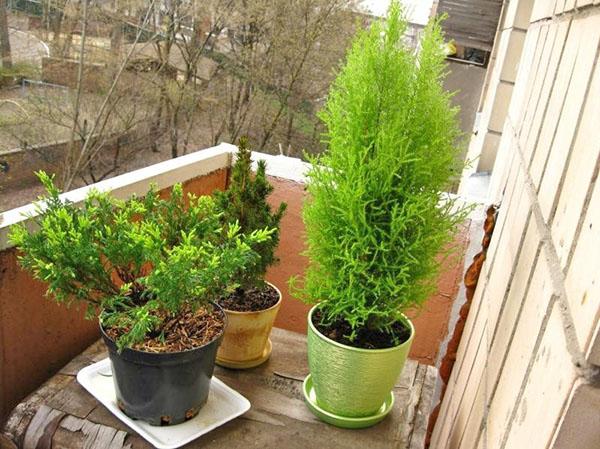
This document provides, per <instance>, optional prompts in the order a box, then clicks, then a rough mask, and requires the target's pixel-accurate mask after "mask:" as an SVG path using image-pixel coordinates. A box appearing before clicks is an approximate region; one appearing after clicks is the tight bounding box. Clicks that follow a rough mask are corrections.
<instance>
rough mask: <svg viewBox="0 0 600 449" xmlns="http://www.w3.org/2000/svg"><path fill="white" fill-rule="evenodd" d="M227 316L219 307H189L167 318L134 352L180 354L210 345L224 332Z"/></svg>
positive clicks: (116, 333) (113, 333)
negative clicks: (193, 308)
mask: <svg viewBox="0 0 600 449" xmlns="http://www.w3.org/2000/svg"><path fill="white" fill-rule="evenodd" d="M224 328H225V317H224V315H223V312H222V311H220V310H219V309H217V308H216V307H215V308H213V307H210V309H207V308H204V307H200V308H199V309H197V310H195V311H194V310H192V309H191V308H189V307H188V308H187V309H185V310H183V311H181V313H179V314H178V315H176V316H174V317H170V318H169V317H168V316H166V315H165V321H163V325H162V326H161V327H160V328H159V329H156V330H155V331H153V332H152V333H150V334H148V335H147V336H146V339H145V340H144V341H143V342H141V343H137V344H135V345H134V346H133V347H132V349H136V350H138V351H144V352H154V353H159V352H181V351H188V350H190V349H195V348H198V347H200V346H204V345H205V344H207V343H210V342H211V341H213V340H214V339H215V338H217V337H218V336H219V335H221V334H222V333H223V330H224ZM105 332H106V335H108V336H109V337H110V338H111V339H112V340H116V339H117V338H119V336H120V335H121V334H122V333H123V332H122V331H121V330H119V329H114V328H111V329H106V330H105Z"/></svg>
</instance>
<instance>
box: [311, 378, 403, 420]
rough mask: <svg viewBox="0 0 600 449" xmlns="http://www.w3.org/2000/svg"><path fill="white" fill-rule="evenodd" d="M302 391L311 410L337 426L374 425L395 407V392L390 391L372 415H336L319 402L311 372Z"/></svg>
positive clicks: (318, 416)
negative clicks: (356, 416) (355, 416)
mask: <svg viewBox="0 0 600 449" xmlns="http://www.w3.org/2000/svg"><path fill="white" fill-rule="evenodd" d="M302 392H303V393H304V400H305V401H306V405H307V406H308V408H309V409H310V411H311V412H312V413H313V414H314V415H315V416H316V417H317V418H319V419H320V420H322V421H325V422H326V423H328V424H332V425H334V426H336V427H342V428H344V429H362V428H365V427H370V426H374V425H375V424H377V423H378V422H380V421H381V420H383V418H385V417H386V416H387V414H388V413H389V412H391V411H392V408H393V407H394V392H393V391H390V395H389V396H388V398H387V399H386V400H385V402H384V403H383V404H382V405H381V407H380V408H379V410H377V412H376V413H375V414H373V415H371V416H362V417H360V418H351V417H347V416H341V415H336V414H335V413H331V412H328V411H327V410H323V409H322V408H321V407H319V405H318V404H317V395H316V394H315V389H314V388H313V382H312V377H311V375H310V374H309V375H308V376H306V379H304V383H303V384H302Z"/></svg>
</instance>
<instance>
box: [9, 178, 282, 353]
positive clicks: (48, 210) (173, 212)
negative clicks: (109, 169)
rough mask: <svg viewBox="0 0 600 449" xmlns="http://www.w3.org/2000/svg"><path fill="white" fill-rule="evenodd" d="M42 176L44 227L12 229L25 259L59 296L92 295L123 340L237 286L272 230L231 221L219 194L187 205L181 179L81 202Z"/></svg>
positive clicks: (67, 299)
mask: <svg viewBox="0 0 600 449" xmlns="http://www.w3.org/2000/svg"><path fill="white" fill-rule="evenodd" d="M38 176H39V178H40V180H41V181H42V183H43V184H44V186H45V187H46V190H47V196H46V197H45V198H42V200H43V201H42V202H40V203H38V211H37V212H38V214H37V215H36V217H34V218H32V219H33V220H34V221H35V224H36V228H37V230H35V231H30V230H29V229H27V228H26V227H25V226H24V225H17V226H15V227H13V228H12V229H11V235H10V238H11V240H12V242H13V243H14V244H15V245H16V246H17V247H18V248H19V249H20V250H21V255H20V256H19V259H20V263H21V265H22V266H23V267H24V268H26V269H28V270H30V271H31V272H32V273H33V274H34V276H35V277H36V278H37V279H40V280H42V281H44V282H46V283H47V285H48V287H47V294H49V295H52V296H53V297H54V298H55V299H56V300H57V301H58V302H63V303H67V304H69V303H72V302H73V301H82V302H86V303H87V304H88V305H89V306H90V310H89V311H90V316H93V315H94V312H96V311H97V310H98V309H99V310H100V311H101V315H100V319H101V322H102V324H103V325H104V326H105V327H107V328H117V329H119V330H120V331H121V335H122V336H121V337H120V338H119V340H118V342H117V343H118V345H119V347H121V348H122V347H126V346H132V345H134V344H136V343H138V342H141V341H143V339H144V337H145V336H146V335H147V334H149V333H151V332H153V331H155V330H156V329H158V328H159V327H160V325H161V323H163V321H164V320H166V319H168V318H169V317H172V316H175V315H177V313H178V312H180V311H181V310H182V309H184V308H186V307H192V308H193V309H196V308H198V307H208V306H209V302H210V301H213V302H214V301H216V300H217V299H218V298H220V297H222V296H223V295H224V294H227V292H232V291H233V290H234V289H236V288H237V287H238V286H239V284H238V279H239V278H243V277H244V276H245V274H246V271H247V270H250V269H253V267H255V265H256V264H257V263H258V262H259V255H258V254H257V253H256V252H255V251H254V250H253V249H252V248H253V247H255V246H257V245H260V244H263V243H265V242H267V241H268V240H269V239H270V238H271V235H272V234H273V231H272V230H268V229H266V228H261V229H256V230H254V231H252V232H249V233H246V234H242V233H241V229H240V226H239V225H237V224H236V223H231V224H228V225H227V226H226V229H225V228H224V227H223V225H222V222H221V213H220V212H219V210H218V208H217V206H216V204H215V202H214V200H213V199H212V198H211V197H208V196H203V197H195V196H193V195H189V196H188V198H187V203H188V204H187V206H186V198H184V195H183V190H182V187H181V185H175V186H174V187H173V189H172V192H171V195H170V197H169V198H168V199H166V200H165V199H161V198H160V196H159V194H158V193H157V192H156V190H155V189H154V188H152V189H151V190H150V192H148V193H147V195H146V196H145V197H144V198H136V197H133V198H131V199H129V200H127V201H121V200H117V199H115V198H113V197H111V196H110V195H109V194H107V193H100V192H97V191H93V192H91V193H90V194H89V195H88V197H87V198H86V200H85V202H84V204H83V205H82V207H78V206H76V205H74V204H73V203H70V202H68V201H66V200H63V199H62V198H60V196H59V195H60V191H59V190H58V189H57V188H56V186H55V185H54V182H53V178H51V177H49V176H48V175H46V174H45V173H43V172H40V173H39V174H38Z"/></svg>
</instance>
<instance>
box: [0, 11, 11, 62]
mask: <svg viewBox="0 0 600 449" xmlns="http://www.w3.org/2000/svg"><path fill="white" fill-rule="evenodd" d="M6 9H7V8H6V0H0V57H1V58H2V67H4V68H7V69H9V68H11V67H12V57H11V52H10V39H9V34H8V17H7V11H6Z"/></svg>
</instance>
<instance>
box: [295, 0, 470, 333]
mask: <svg viewBox="0 0 600 449" xmlns="http://www.w3.org/2000/svg"><path fill="white" fill-rule="evenodd" d="M405 31H406V20H405V19H404V17H403V12H402V10H401V8H400V6H399V4H398V3H397V2H393V4H392V5H391V7H390V10H389V13H388V18H387V20H385V21H380V22H375V23H373V24H372V25H371V27H370V28H369V29H368V30H364V31H362V32H360V33H359V35H358V36H357V37H356V39H355V41H354V43H353V45H352V47H351V49H350V51H349V53H348V56H347V61H346V63H345V66H344V67H343V68H342V69H341V71H340V73H339V74H338V76H337V78H336V80H335V82H334V84H333V86H332V88H331V91H330V93H329V96H328V99H327V103H326V106H325V108H324V110H323V111H322V112H321V114H320V117H321V119H322V120H323V121H324V123H325V125H326V130H327V131H326V143H327V146H328V149H327V151H326V152H325V153H324V154H323V155H322V156H321V157H318V158H317V157H315V158H312V159H311V162H312V169H311V170H310V173H309V174H308V177H309V181H308V185H307V190H308V193H309V198H308V200H307V202H306V203H305V206H304V210H303V218H304V222H305V225H306V233H307V240H308V250H307V255H308V257H309V259H310V264H309V267H308V269H307V271H306V273H305V277H304V280H303V283H302V284H303V285H302V286H301V288H298V289H297V292H298V294H299V296H300V297H301V298H302V299H304V300H305V301H306V302H308V303H311V304H317V303H318V304H319V305H320V307H319V310H320V318H319V319H320V324H321V325H324V326H327V325H331V324H332V323H342V324H343V326H342V328H345V329H347V330H348V332H347V335H345V336H344V338H346V341H348V342H350V344H352V342H353V341H354V340H355V339H356V337H357V335H358V334H359V333H360V332H361V330H364V329H366V330H376V331H381V332H383V333H386V334H391V335H392V340H394V341H395V342H396V343H398V335H397V334H398V332H397V331H394V326H396V324H395V323H398V322H399V321H400V317H401V314H402V313H403V312H405V311H406V310H407V309H411V308H415V307H419V306H420V305H421V304H422V303H423V302H424V300H425V299H426V298H427V297H428V296H429V295H430V294H431V293H432V291H433V289H434V286H435V281H436V278H437V274H438V271H439V268H440V265H441V261H442V260H443V258H440V254H441V253H443V252H444V250H445V249H447V248H448V244H449V242H450V241H451V240H452V236H453V232H454V230H455V228H456V226H457V224H459V223H460V222H461V221H463V220H464V217H465V211H464V210H457V205H456V204H455V201H453V200H452V199H451V198H450V197H449V196H448V195H444V194H443V193H442V192H443V191H444V189H446V188H447V187H448V186H449V185H450V184H451V182H452V181H453V180H454V179H455V177H456V176H457V175H458V174H460V172H461V166H462V163H461V162H460V160H459V156H460V148H459V145H458V142H459V138H460V136H461V133H460V131H459V127H458V120H457V112H458V111H457V108H455V107H452V106H451V104H450V100H451V95H452V94H451V93H448V92H446V91H445V90H444V88H443V86H442V81H443V79H444V76H445V74H446V65H445V55H444V51H443V48H444V40H443V35H442V31H441V27H440V19H434V20H432V21H431V22H430V23H429V24H428V25H427V27H426V28H425V29H424V31H423V36H422V40H421V43H420V48H419V50H418V51H417V52H415V51H413V49H412V48H410V47H408V46H407V44H406V43H405V41H404V40H403V35H404V33H405ZM292 283H293V284H294V282H292Z"/></svg>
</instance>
